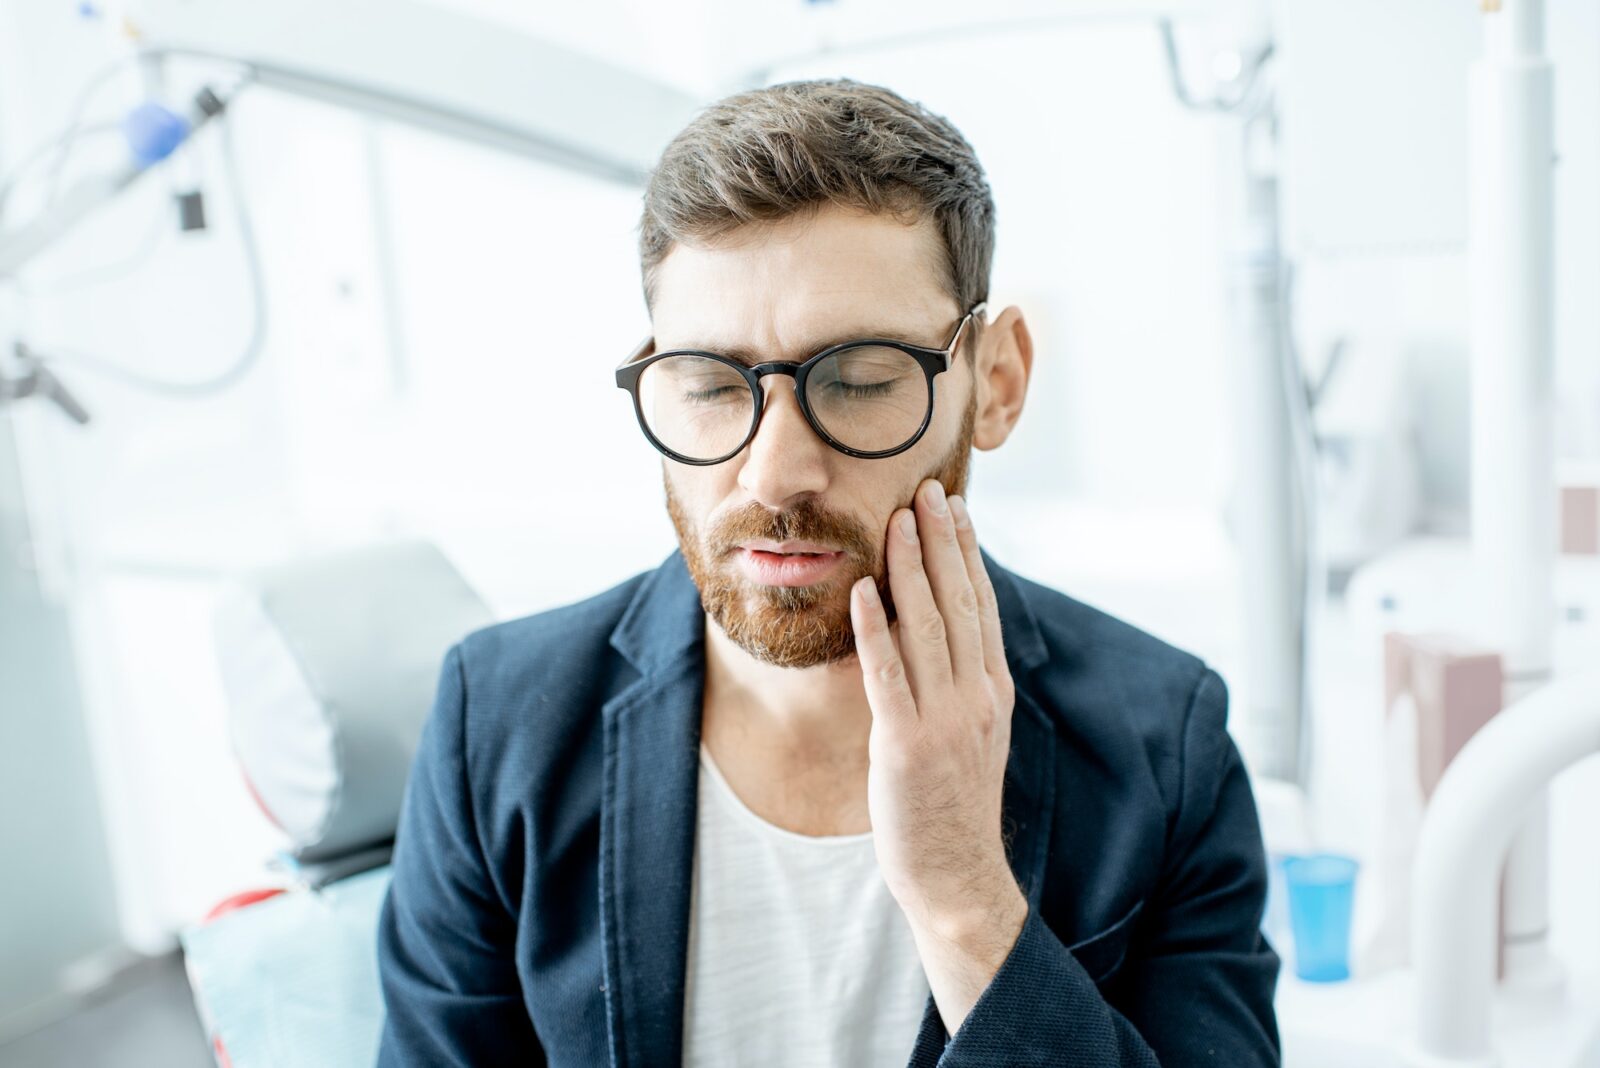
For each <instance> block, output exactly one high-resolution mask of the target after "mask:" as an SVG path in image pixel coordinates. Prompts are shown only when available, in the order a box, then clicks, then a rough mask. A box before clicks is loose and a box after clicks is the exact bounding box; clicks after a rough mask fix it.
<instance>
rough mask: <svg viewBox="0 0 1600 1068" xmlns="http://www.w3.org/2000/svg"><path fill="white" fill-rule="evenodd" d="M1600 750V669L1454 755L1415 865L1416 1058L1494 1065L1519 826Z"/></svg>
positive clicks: (1459, 1067) (1495, 723) (1457, 1065)
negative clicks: (1509, 857)
mask: <svg viewBox="0 0 1600 1068" xmlns="http://www.w3.org/2000/svg"><path fill="white" fill-rule="evenodd" d="M1596 752H1600V673H1590V674H1585V675H1580V676H1574V677H1572V678H1570V679H1565V680H1562V681H1560V682H1557V683H1555V684H1553V685H1550V686H1547V687H1545V688H1544V689H1542V690H1540V691H1539V692H1537V693H1535V694H1533V695H1532V696H1530V697H1527V698H1525V699H1524V700H1522V701H1519V702H1517V703H1516V704H1515V705H1512V706H1511V707H1510V708H1507V709H1505V710H1504V711H1502V712H1501V713H1500V714H1499V715H1497V716H1495V717H1494V718H1493V719H1491V720H1490V721H1489V722H1488V723H1487V724H1485V725H1484V727H1483V729H1481V730H1480V731H1478V733H1477V734H1475V735H1473V736H1472V738H1471V740H1469V741H1468V742H1467V744H1466V745H1465V746H1463V747H1462V749H1461V751H1460V752H1459V753H1457V754H1456V757H1455V759H1454V760H1453V761H1451V763H1450V766H1449V767H1448V768H1447V769H1446V770H1445V773H1444V777H1443V778H1441V779H1440V780H1439V785H1438V787H1437V788H1436V789H1435V790H1434V794H1433V797H1432V798H1431V799H1430V800H1429V802H1428V809H1427V812H1426V814H1425V815H1424V816H1423V820H1422V832H1421V837H1420V839H1419V841H1418V848H1417V859H1416V864H1415V868H1414V869H1413V871H1414V875H1413V896H1412V928H1411V953H1412V961H1413V963H1414V964H1415V966H1416V973H1417V1012H1418V1019H1417V1034H1416V1047H1415V1049H1414V1050H1413V1051H1412V1056H1411V1062H1412V1064H1414V1065H1418V1066H1427V1068H1444V1066H1450V1068H1468V1066H1470V1068H1493V1066H1495V1065H1496V1064H1497V1063H1498V1061H1497V1059H1496V1058H1495V1055H1494V1051H1493V1048H1492V1046H1491V1045H1490V1041H1489V1009H1490V998H1491V995H1492V993H1493V990H1494V966H1495V948H1496V947H1495V933H1496V916H1495V910H1496V897H1495V892H1496V889H1497V887H1498V885H1499V877H1500V868H1501V864H1502V863H1503V862H1504V860H1505V857H1506V851H1507V849H1508V848H1509V847H1510V845H1511V839H1512V836H1513V835H1514V834H1515V833H1516V831H1517V830H1518V828H1520V827H1521V826H1522V824H1523V821H1524V820H1525V819H1526V818H1527V816H1528V813H1529V811H1530V808H1531V807H1532V805H1533V803H1534V802H1535V800H1536V799H1537V798H1539V797H1540V796H1541V795H1542V792H1543V790H1544V788H1545V787H1546V786H1547V785H1548V784H1549V782H1550V780H1551V779H1552V778H1554V777H1555V776H1556V775H1557V774H1558V773H1560V772H1561V771H1562V770H1564V769H1565V768H1567V767H1568V766H1569V765H1571V764H1574V763H1576V762H1577V761H1579V760H1581V759H1583V758H1584V757H1586V756H1589V755H1591V754H1593V753H1596Z"/></svg>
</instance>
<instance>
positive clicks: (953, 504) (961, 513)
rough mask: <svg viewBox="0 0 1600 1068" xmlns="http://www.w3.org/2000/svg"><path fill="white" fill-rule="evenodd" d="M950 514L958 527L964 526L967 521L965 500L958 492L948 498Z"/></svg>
mask: <svg viewBox="0 0 1600 1068" xmlns="http://www.w3.org/2000/svg"><path fill="white" fill-rule="evenodd" d="M950 514H951V515H953V516H955V517H956V526H958V527H964V526H966V525H967V523H968V522H969V518H968V516H967V502H966V501H964V500H962V499H961V495H960V494H959V493H957V494H955V495H953V496H952V497H951V498H950Z"/></svg>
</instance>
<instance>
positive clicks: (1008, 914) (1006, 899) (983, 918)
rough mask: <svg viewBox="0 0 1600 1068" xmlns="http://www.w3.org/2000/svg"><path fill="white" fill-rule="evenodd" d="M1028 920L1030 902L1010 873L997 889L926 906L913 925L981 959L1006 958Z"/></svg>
mask: <svg viewBox="0 0 1600 1068" xmlns="http://www.w3.org/2000/svg"><path fill="white" fill-rule="evenodd" d="M1027 918H1028V899H1027V898H1026V897H1024V896H1023V894H1022V888H1021V887H1019V886H1018V885H1017V882H1016V879H1015V878H1013V877H1012V876H1011V873H1010V872H1009V870H1008V871H1007V873H1006V879H1005V881H1004V882H1001V883H999V885H997V886H996V887H995V888H994V889H993V890H990V891H987V892H985V893H981V894H976V895H974V894H970V893H969V894H968V895H966V896H965V897H964V898H963V899H962V900H960V901H957V902H952V903H948V904H938V905H930V906H927V907H925V908H924V909H922V910H921V911H920V913H919V915H918V916H916V917H915V918H913V919H912V926H913V928H914V929H915V930H916V931H918V932H919V933H920V934H923V935H926V936H928V937H932V938H934V939H937V940H938V941H939V942H942V943H944V944H945V945H949V946H955V947H959V948H961V949H963V950H965V951H967V952H969V953H974V954H976V955H980V956H994V955H995V954H996V953H997V952H998V953H999V955H1000V958H1001V959H1003V958H1004V955H1005V954H1006V953H1009V952H1010V949H1011V946H1012V945H1013V944H1014V943H1015V942H1016V940H1017V935H1018V934H1019V933H1021V931H1022V925H1023V923H1024V922H1026V920H1027ZM1002 943H1003V945H1002Z"/></svg>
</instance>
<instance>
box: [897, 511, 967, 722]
mask: <svg viewBox="0 0 1600 1068" xmlns="http://www.w3.org/2000/svg"><path fill="white" fill-rule="evenodd" d="M916 520H917V517H916V513H915V512H913V511H912V510H911V509H909V508H900V509H896V510H895V513H894V514H893V515H892V516H890V517H889V536H888V538H887V541H888V545H889V553H888V557H889V590H890V592H891V593H893V594H894V607H895V614H896V616H897V617H898V621H899V623H900V653H901V656H902V659H903V660H904V661H905V665H906V676H907V677H908V678H909V679H910V680H911V695H912V696H913V697H914V698H915V699H916V700H917V703H918V705H919V707H920V705H921V702H922V698H923V695H925V694H929V693H939V692H941V691H944V690H948V689H949V688H950V685H951V682H952V680H953V679H954V675H953V674H952V672H951V667H950V645H949V639H948V637H947V636H946V633H945V626H944V619H943V617H942V616H940V615H939V606H938V604H937V603H936V602H935V601H934V599H933V589H932V587H931V586H929V585H928V573H927V567H926V565H925V564H924V562H923V549H922V540H921V539H920V538H919V537H918V536H917V533H916V530H917V523H916Z"/></svg>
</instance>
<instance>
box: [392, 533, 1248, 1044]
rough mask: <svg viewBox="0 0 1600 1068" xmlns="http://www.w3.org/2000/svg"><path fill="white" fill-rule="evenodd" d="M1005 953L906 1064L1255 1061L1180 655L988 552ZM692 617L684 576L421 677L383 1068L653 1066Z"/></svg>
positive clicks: (1237, 786) (611, 598)
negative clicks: (999, 656)
mask: <svg viewBox="0 0 1600 1068" xmlns="http://www.w3.org/2000/svg"><path fill="white" fill-rule="evenodd" d="M983 558H984V563H985V564H986V565H987V567H988V569H989V575H990V577H991V579H992V580H993V583H994V586H995V591H996V594H997V596H998V599H999V605H1000V618H1001V626H1002V630H1003V633H1004V636H1005V645H1006V658H1007V660H1008V661H1009V663H1010V667H1011V672H1012V676H1013V679H1014V681H1015V684H1016V685H1015V690H1016V703H1015V706H1014V709H1013V712H1012V727H1011V738H1012V751H1011V757H1010V761H1009V763H1008V765H1007V768H1006V774H1005V782H1004V787H1003V811H1004V822H1003V827H1002V830H1003V832H1004V833H1005V835H1006V836H1007V837H1008V842H1009V855H1010V860H1011V865H1012V868H1013V870H1014V871H1015V873H1016V876H1017V880H1018V884H1019V886H1021V888H1022V889H1023V891H1024V893H1025V894H1026V896H1027V899H1028V905H1029V908H1028V916H1027V920H1026V921H1025V923H1024V924H1023V927H1022V932H1021V934H1020V936H1019V937H1018V939H1017V941H1016V944H1015V945H1014V946H1013V947H1012V949H1011V951H1010V953H1009V955H1008V956H1007V957H1006V959H1005V962H1004V963H1003V964H1002V965H1001V967H1000V970H999V972H998V973H997V974H996V975H995V977H994V979H993V980H992V981H991V982H990V984H989V986H988V987H986V988H985V989H984V991H983V993H982V995H981V996H980V997H979V998H978V1000H977V1003H976V1004H975V1005H974V1006H973V1008H972V1010H971V1012H970V1013H969V1014H968V1015H967V1017H966V1019H965V1020H964V1021H963V1022H962V1024H961V1026H960V1028H959V1029H958V1030H957V1031H956V1033H955V1035H954V1036H950V1035H949V1034H948V1032H947V1031H946V1029H945V1026H944V1022H943V1020H942V1019H941V1018H940V1016H939V1010H938V1006H937V1004H936V1003H935V1002H934V999H933V997H932V995H930V996H929V998H928V1002H927V1005H926V1007H925V1009H924V1013H923V1017H922V1021H921V1025H920V1028H919V1030H918V1033H917V1036H916V1045H915V1050H914V1052H913V1054H912V1056H911V1060H910V1065H911V1068H934V1066H938V1068H966V1066H973V1068H976V1066H979V1065H984V1066H988V1065H1037V1066H1041V1068H1042V1066H1046V1065H1048V1066H1065V1065H1070V1066H1073V1068H1099V1066H1107V1068H1109V1066H1112V1065H1117V1066H1123V1065H1130V1066H1131V1065H1147V1066H1156V1065H1159V1066H1165V1068H1175V1066H1181V1065H1206V1066H1209V1068H1257V1066H1265V1065H1276V1064H1278V1063H1279V1045H1278V1031H1277V1022H1276V1019H1275V1017H1274V1014H1273V993H1274V988H1275V986H1276V983H1277V976H1278V968H1279V960H1278V956H1277V954H1276V953H1275V952H1274V951H1273V949H1272V947H1271V946H1270V945H1269V944H1268V943H1267V941H1266V940H1265V938H1264V937H1263V936H1262V934H1261V932H1260V926H1259V925H1260V921H1261V917H1262V911H1263V904H1264V901H1265V895H1266V884H1267V877H1266V864H1265V858H1264V855H1263V847H1262V841H1261V832H1260V828H1259V824H1258V822H1257V816H1256V808H1255V801H1254V798H1253V796H1252V794H1251V790H1250V784H1249V780H1248V779H1247V778H1246V776H1245V770H1244V767H1243V765H1242V764H1241V763H1240V759H1239V755H1238V752H1237V750H1236V749H1235V747H1234V744H1233V742H1232V740H1231V739H1230V737H1229V735H1228V733H1227V731H1226V730H1225V729H1224V721H1225V719H1226V717H1227V704H1228V699H1227V690H1226V688H1225V686H1224V684H1223V682H1222V679H1221V678H1220V677H1219V676H1218V675H1217V674H1216V672H1214V671H1213V670H1211V669H1210V668H1209V667H1207V666H1206V665H1205V664H1204V663H1203V662H1202V661H1201V660H1199V659H1198V658H1196V657H1194V656H1192V655H1190V654H1188V653H1185V652H1182V651H1180V650H1178V649H1175V648H1173V647H1172V646H1170V645H1167V644H1165V643H1163V642H1161V641H1159V640H1157V639H1156V638H1154V637H1152V636H1150V635H1148V634H1146V633H1144V632H1143V631H1140V630H1137V629H1135V628H1133V627H1132V626H1129V625H1128V624H1126V623H1123V622H1120V621H1118V620H1117V619H1115V618H1113V617H1111V616H1109V615H1107V614H1105V613H1102V612H1099V611H1097V610H1095V609H1093V608H1091V607H1089V606H1087V605H1085V604H1082V603H1080V602H1078V601H1076V600H1073V599H1072V598H1070V597H1068V596H1066V595H1064V594H1062V593H1059V592H1057V591H1055V590H1052V589H1049V588H1047V587H1045V586H1041V585H1039V584H1037V583H1034V582H1030V581H1028V580H1026V579H1024V578H1021V577H1020V576H1017V575H1014V574H1012V573H1011V572H1009V571H1007V570H1006V569H1004V568H1002V567H1000V566H999V565H998V564H996V563H995V562H994V560H993V559H992V558H991V557H990V556H989V555H988V553H987V552H985V553H984V554H983ZM704 621H705V613H704V610H703V609H702V607H701V605H700V600H699V593H698V590H697V589H696V587H695V585H694V582H693V580H692V579H691V578H690V576H689V572H688V568H687V567H686V566H685V563H684V559H683V556H682V554H681V553H680V552H678V551H676V550H675V551H674V552H673V554H672V555H671V556H669V557H668V558H667V559H666V561H665V562H664V563H662V564H661V566H660V567H658V568H657V569H655V570H654V571H647V572H643V573H641V574H639V575H636V576H634V577H633V578H630V579H628V580H627V581H625V582H623V583H621V584H619V585H617V586H615V587H613V588H611V589H609V590H607V591H605V592H604V593H601V594H598V595H597V596H595V597H592V598H590V599H588V600H585V601H582V602H579V603H576V604H571V605H566V606H563V607H560V608H556V609H552V610H550V611H546V612H541V613H539V614H537V615H533V616H529V617H527V618H524V619H519V620H515V621H512V622H507V623H501V624H497V625H495V626H491V627H488V628H486V629H483V630H480V631H477V632H475V633H473V634H471V635H469V636H468V637H466V638H465V639H463V640H462V641H461V642H460V643H458V644H457V645H456V646H455V647H453V648H452V649H451V650H450V651H449V653H448V654H447V655H446V657H445V661H444V667H443V671H442V675H441V678H440V682H439V690H438V697H437V700H436V703H435V706H434V709H433V711H432V714H431V715H430V717H429V719H428V721H427V724H426V726H425V728H424V730H423V734H422V740H421V743H420V748H419V750H418V752H417V756H416V762H415V764H414V766H413V770H412V773H411V778H410V780H409V782H408V784H407V788H406V794H405V801H404V804H403V807H402V811H401V815H400V823H399V830H398V832H397V834H398V837H397V841H396V843H395V850H394V872H393V881H392V882H391V884H390V887H389V891H388V896H387V898H386V899H385V901H384V905H383V911H382V914H381V918H380V921H379V930H378V961H379V971H380V976H381V979H382V986H383V994H384V999H385V1002H386V1005H387V1016H386V1020H385V1024H384V1029H383V1038H382V1045H381V1050H380V1053H379V1057H378V1063H379V1064H380V1066H400V1065H415V1066H419V1068H420V1066H426V1068H444V1066H447V1065H467V1064H471V1065H499V1064H518V1065H538V1064H550V1065H556V1066H559V1068H597V1066H600V1065H611V1066H614V1068H645V1066H652V1065H676V1064H679V1063H680V1060H681V1050H682V1041H683V1007H684V981H685V969H686V963H687V948H688V927H689V891H690V875H691V870H692V869H691V865H692V863H693V858H694V830H695V802H696V792H697V787H698V781H699V780H698V774H697V773H698V769H699V746H700V717H701V699H702V696H703V693H704V674H705V672H704V664H705V660H704V657H705V649H704V629H703V628H704Z"/></svg>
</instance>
